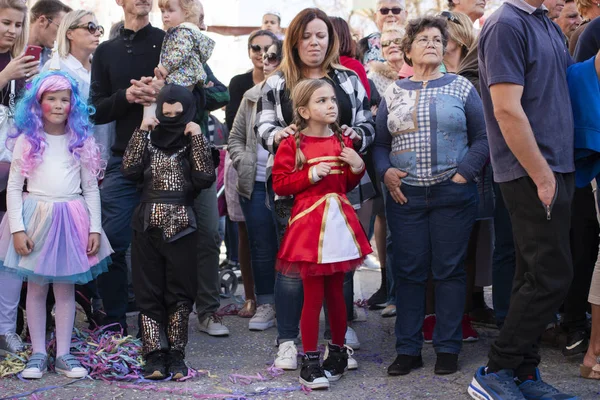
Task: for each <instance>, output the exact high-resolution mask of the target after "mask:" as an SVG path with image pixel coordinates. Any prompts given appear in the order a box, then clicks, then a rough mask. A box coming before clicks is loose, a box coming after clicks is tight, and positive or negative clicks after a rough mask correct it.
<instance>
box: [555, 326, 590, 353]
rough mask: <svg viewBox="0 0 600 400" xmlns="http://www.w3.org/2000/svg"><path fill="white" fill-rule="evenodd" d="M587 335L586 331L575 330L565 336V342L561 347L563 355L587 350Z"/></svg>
mask: <svg viewBox="0 0 600 400" xmlns="http://www.w3.org/2000/svg"><path fill="white" fill-rule="evenodd" d="M588 344H589V336H588V334H587V332H586V331H583V330H582V331H576V332H574V333H572V334H570V335H569V336H568V337H567V343H566V345H565V346H564V347H563V348H562V353H563V356H565V357H571V356H576V355H578V354H583V353H585V352H586V351H587V348H588Z"/></svg>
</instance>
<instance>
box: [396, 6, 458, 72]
mask: <svg viewBox="0 0 600 400" xmlns="http://www.w3.org/2000/svg"><path fill="white" fill-rule="evenodd" d="M429 28H437V29H438V30H439V31H440V33H441V34H442V44H443V49H444V52H445V51H446V46H447V45H448V36H449V35H448V23H447V21H446V19H445V18H439V17H432V16H427V17H422V18H416V19H411V20H410V21H408V23H407V24H406V33H405V35H404V37H403V38H402V44H401V45H400V50H402V53H404V61H405V62H406V63H407V64H408V65H410V66H411V67H412V65H413V64H412V61H411V60H410V59H409V58H408V57H407V54H408V53H409V52H410V51H411V49H412V44H413V42H414V41H415V39H416V38H417V35H418V34H419V33H421V32H423V31H424V30H425V29H429Z"/></svg>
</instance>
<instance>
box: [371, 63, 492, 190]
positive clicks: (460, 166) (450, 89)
mask: <svg viewBox="0 0 600 400" xmlns="http://www.w3.org/2000/svg"><path fill="white" fill-rule="evenodd" d="M373 159H374V161H375V166H376V168H377V170H378V172H379V174H380V175H381V177H382V178H383V177H384V175H385V172H386V171H387V170H388V169H389V168H392V167H393V168H397V169H399V170H401V171H404V172H406V173H407V174H408V175H407V176H406V177H405V178H403V179H402V183H403V184H407V185H413V186H431V185H435V184H437V183H440V182H443V181H445V180H447V179H450V178H451V177H452V175H454V174H455V173H457V172H458V173H459V174H461V175H462V176H463V177H464V178H465V179H467V180H468V181H471V182H472V181H473V180H474V179H475V177H476V176H477V175H479V174H480V172H481V169H482V167H483V165H484V164H485V162H486V160H487V159H488V143H487V140H486V135H485V122H484V119H483V110H482V106H481V99H480V98H479V95H478V94H477V91H476V90H475V87H473V85H472V84H471V82H469V81H468V80H467V79H466V78H464V77H462V76H458V75H454V74H445V75H443V76H442V77H441V78H438V79H435V80H432V81H429V82H428V83H427V85H424V84H423V83H422V82H413V81H411V80H409V79H403V80H401V81H397V82H396V83H393V84H391V85H390V86H389V87H388V89H387V90H386V91H385V93H384V94H383V95H382V100H381V104H380V106H379V109H378V110H377V129H376V134H375V147H374V149H373Z"/></svg>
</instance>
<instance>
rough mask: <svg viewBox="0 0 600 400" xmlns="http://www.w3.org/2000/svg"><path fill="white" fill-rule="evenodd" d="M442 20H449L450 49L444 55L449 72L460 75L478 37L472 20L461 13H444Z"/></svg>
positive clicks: (441, 15) (441, 16)
mask: <svg viewBox="0 0 600 400" xmlns="http://www.w3.org/2000/svg"><path fill="white" fill-rule="evenodd" d="M440 18H444V19H446V20H448V34H449V35H450V36H449V38H448V47H447V48H446V52H445V53H444V66H445V67H446V71H447V72H452V73H454V74H456V73H458V70H459V66H460V63H461V62H462V60H464V58H465V57H466V56H467V53H468V52H469V49H470V48H471V46H472V45H473V44H474V43H475V40H476V36H475V30H474V28H473V23H472V22H471V19H470V18H469V17H468V16H467V15H466V14H463V13H461V12H454V11H443V12H442V13H441V14H440Z"/></svg>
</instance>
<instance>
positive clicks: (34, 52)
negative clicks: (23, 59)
mask: <svg viewBox="0 0 600 400" xmlns="http://www.w3.org/2000/svg"><path fill="white" fill-rule="evenodd" d="M25 55H26V56H34V57H35V59H34V60H31V61H39V60H40V56H41V55H42V48H41V47H40V46H27V50H25Z"/></svg>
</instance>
